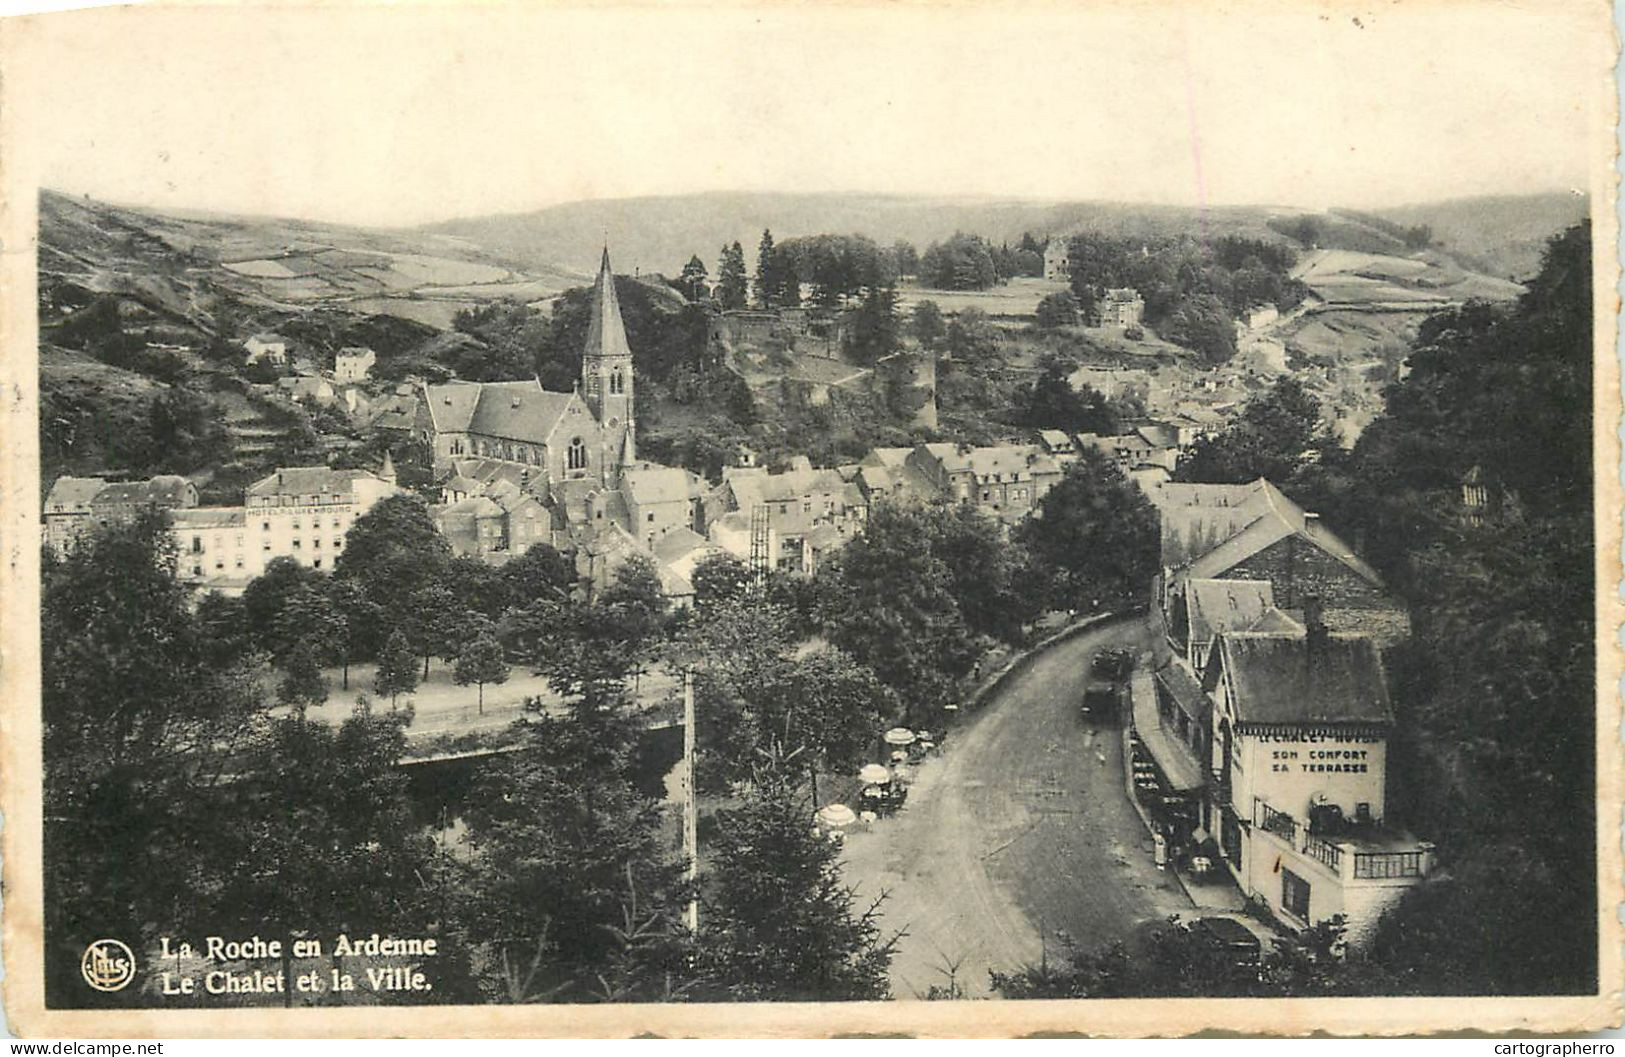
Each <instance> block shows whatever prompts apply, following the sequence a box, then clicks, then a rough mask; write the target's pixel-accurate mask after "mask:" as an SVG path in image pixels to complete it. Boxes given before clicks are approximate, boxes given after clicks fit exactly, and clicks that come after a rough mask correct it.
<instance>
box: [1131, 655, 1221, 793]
mask: <svg viewBox="0 0 1625 1057" xmlns="http://www.w3.org/2000/svg"><path fill="white" fill-rule="evenodd" d="M1133 697H1134V733H1135V734H1138V735H1139V737H1140V742H1141V743H1142V744H1143V745H1144V746H1145V747H1146V751H1148V752H1149V753H1150V754H1151V759H1152V761H1153V762H1155V763H1156V765H1157V769H1158V770H1159V771H1161V772H1162V777H1163V778H1164V779H1165V780H1166V781H1167V782H1168V785H1169V786H1170V787H1171V788H1172V789H1173V790H1174V792H1176V793H1188V792H1191V791H1193V790H1196V789H1200V788H1202V786H1204V785H1206V784H1207V782H1206V775H1205V774H1204V772H1203V770H1202V765H1201V764H1200V763H1198V762H1197V760H1196V757H1195V755H1193V754H1192V753H1191V750H1190V749H1189V748H1188V747H1187V746H1186V745H1185V743H1184V742H1183V741H1181V740H1179V738H1178V737H1176V736H1174V735H1172V734H1169V733H1168V732H1167V731H1166V730H1164V729H1163V727H1162V719H1161V718H1160V717H1159V716H1158V715H1157V695H1156V691H1155V690H1153V689H1152V686H1151V679H1150V677H1149V676H1137V677H1136V678H1135V680H1134V687H1133Z"/></svg>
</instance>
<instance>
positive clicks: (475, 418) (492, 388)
mask: <svg viewBox="0 0 1625 1057" xmlns="http://www.w3.org/2000/svg"><path fill="white" fill-rule="evenodd" d="M576 399H578V398H577V397H576V395H575V394H574V393H550V392H548V391H547V390H546V389H543V388H542V383H541V382H539V381H536V380H534V379H533V380H531V381H528V382H484V383H481V384H480V386H479V396H478V399H477V400H476V401H475V404H474V411H473V414H472V415H471V416H470V418H469V423H468V432H470V433H478V434H480V435H482V436H486V437H500V438H502V439H504V440H517V441H523V442H525V443H528V444H545V443H547V439H548V437H549V436H551V435H552V433H553V428H554V427H555V426H557V425H558V423H559V420H560V419H561V418H563V417H564V415H565V412H566V411H567V410H568V409H569V407H570V403H571V401H573V400H576Z"/></svg>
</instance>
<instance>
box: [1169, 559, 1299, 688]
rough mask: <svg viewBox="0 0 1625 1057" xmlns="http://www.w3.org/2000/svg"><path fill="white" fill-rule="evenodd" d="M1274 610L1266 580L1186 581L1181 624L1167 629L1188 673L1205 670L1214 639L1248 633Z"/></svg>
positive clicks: (1272, 596)
mask: <svg viewBox="0 0 1625 1057" xmlns="http://www.w3.org/2000/svg"><path fill="white" fill-rule="evenodd" d="M1271 611H1274V612H1276V613H1279V612H1280V611H1279V610H1276V609H1275V592H1274V590H1273V589H1272V588H1271V587H1270V585H1269V582H1268V581H1266V580H1186V581H1185V606H1184V618H1185V623H1184V626H1183V627H1180V628H1170V629H1169V631H1170V635H1169V637H1170V639H1171V640H1173V641H1175V643H1176V644H1177V643H1179V642H1183V643H1184V646H1185V651H1184V653H1183V657H1184V659H1185V663H1186V664H1187V665H1188V666H1189V668H1190V670H1191V671H1195V672H1199V671H1201V670H1202V669H1204V668H1206V667H1207V660H1208V656H1209V654H1210V653H1211V652H1212V650H1213V644H1214V643H1215V642H1216V641H1217V640H1218V637H1219V636H1220V635H1222V634H1223V633H1225V632H1227V631H1248V630H1252V629H1253V627H1254V625H1255V624H1257V623H1258V622H1259V620H1260V619H1261V618H1262V617H1263V616H1264V614H1265V613H1266V612H1271Z"/></svg>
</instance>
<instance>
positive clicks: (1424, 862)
mask: <svg viewBox="0 0 1625 1057" xmlns="http://www.w3.org/2000/svg"><path fill="white" fill-rule="evenodd" d="M1253 824H1254V825H1255V826H1256V827H1257V828H1258V829H1259V830H1262V831H1263V832H1265V833H1268V834H1270V835H1271V836H1272V837H1274V838H1275V839H1277V840H1279V841H1281V842H1282V843H1284V844H1286V845H1287V846H1288V847H1289V848H1291V849H1292V850H1293V851H1295V852H1297V853H1298V854H1300V855H1302V856H1303V857H1304V858H1305V859H1311V860H1313V861H1314V862H1316V863H1319V864H1320V865H1321V866H1323V867H1325V869H1326V870H1327V871H1328V872H1329V873H1331V874H1332V875H1333V876H1334V877H1336V878H1337V879H1338V881H1339V883H1343V884H1349V883H1355V882H1362V881H1377V882H1381V881H1407V880H1412V879H1416V878H1421V877H1425V876H1427V874H1428V871H1429V870H1430V869H1431V868H1432V865H1433V845H1432V844H1429V843H1428V842H1426V841H1419V840H1417V839H1416V838H1415V837H1413V836H1411V835H1410V834H1409V833H1405V832H1403V831H1400V830H1395V829H1390V828H1388V827H1386V826H1383V825H1380V824H1364V825H1346V826H1343V827H1339V828H1337V829H1336V830H1333V831H1331V832H1324V831H1322V832H1311V831H1310V829H1309V827H1308V826H1307V825H1305V824H1304V823H1302V822H1299V821H1298V820H1297V819H1296V818H1294V817H1293V816H1291V815H1289V814H1287V813H1286V812H1285V811H1280V810H1277V809H1276V808H1274V807H1271V806H1270V805H1269V804H1267V803H1265V802H1264V801H1263V800H1260V799H1256V798H1255V799H1254V802H1253Z"/></svg>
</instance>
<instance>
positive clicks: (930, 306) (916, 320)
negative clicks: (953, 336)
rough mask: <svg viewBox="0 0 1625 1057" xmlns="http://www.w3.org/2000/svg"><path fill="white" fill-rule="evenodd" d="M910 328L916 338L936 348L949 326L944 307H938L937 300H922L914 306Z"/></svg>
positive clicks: (931, 347)
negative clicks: (943, 310)
mask: <svg viewBox="0 0 1625 1057" xmlns="http://www.w3.org/2000/svg"><path fill="white" fill-rule="evenodd" d="M909 329H910V330H911V331H912V332H913V334H914V340H916V341H918V342H919V343H920V345H921V347H923V348H927V349H934V348H936V347H937V345H938V344H939V343H940V342H941V341H942V339H943V338H944V337H946V336H947V333H948V326H947V324H946V323H944V322H943V318H942V309H940V308H938V307H937V303H936V302H935V301H921V302H919V303H918V304H916V305H915V306H914V315H913V316H912V317H911V318H910V320H909Z"/></svg>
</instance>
